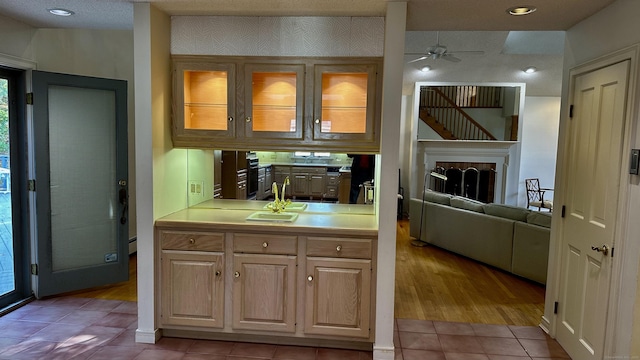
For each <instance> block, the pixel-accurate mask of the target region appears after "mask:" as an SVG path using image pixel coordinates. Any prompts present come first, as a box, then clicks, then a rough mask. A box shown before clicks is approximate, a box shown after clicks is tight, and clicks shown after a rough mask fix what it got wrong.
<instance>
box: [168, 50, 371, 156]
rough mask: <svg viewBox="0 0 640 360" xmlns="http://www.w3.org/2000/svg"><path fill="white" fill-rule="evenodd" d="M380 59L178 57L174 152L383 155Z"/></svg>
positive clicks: (174, 57) (174, 94) (174, 108)
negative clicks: (183, 149)
mask: <svg viewBox="0 0 640 360" xmlns="http://www.w3.org/2000/svg"><path fill="white" fill-rule="evenodd" d="M381 66H382V59H380V58H284V57H283V58H273V57H268V58H267V57H226V56H181V55H174V56H173V71H174V93H173V100H174V102H173V111H174V112H173V144H174V146H177V147H195V148H215V149H222V150H226V149H229V150H267V151H269V150H271V151H295V150H301V149H304V150H306V151H308V150H315V151H341V152H354V153H366V152H379V151H380V108H381V106H380V102H381V74H380V72H381V69H382V67H381Z"/></svg>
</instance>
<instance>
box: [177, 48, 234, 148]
mask: <svg viewBox="0 0 640 360" xmlns="http://www.w3.org/2000/svg"><path fill="white" fill-rule="evenodd" d="M173 84H174V88H173V97H174V108H173V110H174V116H173V143H174V145H175V146H190V145H193V144H197V143H198V142H200V141H202V140H203V139H207V140H211V139H233V138H235V136H236V125H235V119H234V117H235V112H236V109H235V103H236V101H235V98H236V97H235V89H236V64H234V63H230V62H217V61H214V60H213V59H212V58H194V57H189V58H184V59H183V60H181V61H175V62H174V63H173Z"/></svg>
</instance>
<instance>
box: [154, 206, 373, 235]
mask: <svg viewBox="0 0 640 360" xmlns="http://www.w3.org/2000/svg"><path fill="white" fill-rule="evenodd" d="M267 203H268V201H257V200H230V199H214V200H207V201H204V202H202V203H200V204H197V205H195V206H192V207H190V208H188V209H184V210H181V211H177V212H175V213H172V214H169V215H167V216H165V217H162V218H160V219H158V220H157V221H156V225H158V226H163V227H170V226H184V225H185V224H186V223H188V224H189V226H190V227H197V228H201V229H203V230H205V229H208V230H210V229H212V228H215V229H219V230H223V231H242V230H245V231H247V230H248V229H249V228H250V229H251V231H268V232H274V231H277V232H281V233H296V234H300V233H305V232H308V233H311V234H314V235H332V234H341V235H358V236H377V234H378V225H377V221H376V216H375V214H374V209H373V206H371V205H353V204H331V203H312V202H310V203H308V206H307V209H306V210H305V211H302V212H299V213H298V218H297V219H296V220H295V221H294V222H264V221H251V220H246V218H247V217H248V216H249V215H251V214H253V213H254V212H256V211H265V210H264V209H263V207H264V206H265V205H266V204H267Z"/></svg>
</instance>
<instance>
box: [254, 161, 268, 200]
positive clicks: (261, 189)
mask: <svg viewBox="0 0 640 360" xmlns="http://www.w3.org/2000/svg"><path fill="white" fill-rule="evenodd" d="M265 182H266V176H265V169H264V168H259V169H258V191H257V193H256V200H263V199H264V198H265V197H266V195H265V185H266V184H265Z"/></svg>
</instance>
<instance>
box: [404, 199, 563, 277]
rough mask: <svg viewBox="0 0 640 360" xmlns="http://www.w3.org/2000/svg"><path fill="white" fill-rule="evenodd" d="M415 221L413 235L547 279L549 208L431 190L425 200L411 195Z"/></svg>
mask: <svg viewBox="0 0 640 360" xmlns="http://www.w3.org/2000/svg"><path fill="white" fill-rule="evenodd" d="M423 205H424V208H423ZM421 215H422V221H421V220H420V218H421ZM409 220H410V235H411V236H412V237H414V238H416V239H418V238H419V239H420V240H422V241H424V242H427V243H429V244H432V245H435V246H437V247H440V248H443V249H446V250H449V251H451V252H454V253H456V254H460V255H463V256H466V257H469V258H471V259H474V260H477V261H480V262H483V263H485V264H488V265H491V266H494V267H497V268H499V269H502V270H505V271H507V272H510V273H513V274H515V275H518V276H521V277H523V278H526V279H529V280H532V281H535V282H538V283H541V284H545V283H546V280H547V261H548V258H549V237H550V233H551V231H550V227H551V214H549V213H543V212H538V211H531V210H529V209H525V208H520V207H515V206H510V205H503V204H484V203H481V202H478V201H474V200H470V199H467V198H463V197H457V196H452V195H449V194H444V193H439V192H434V191H427V192H425V194H424V204H423V202H422V201H420V199H416V198H412V199H411V200H410V208H409ZM421 224H422V230H420V225H421Z"/></svg>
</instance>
